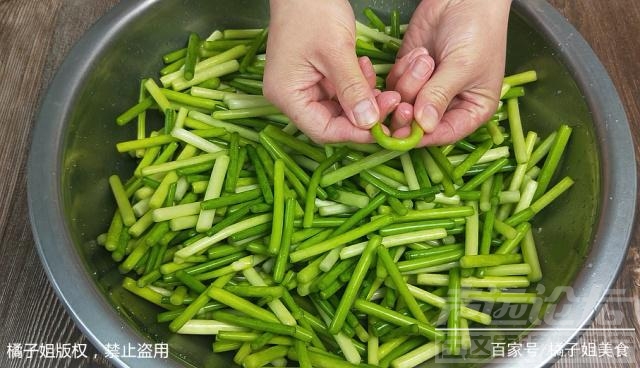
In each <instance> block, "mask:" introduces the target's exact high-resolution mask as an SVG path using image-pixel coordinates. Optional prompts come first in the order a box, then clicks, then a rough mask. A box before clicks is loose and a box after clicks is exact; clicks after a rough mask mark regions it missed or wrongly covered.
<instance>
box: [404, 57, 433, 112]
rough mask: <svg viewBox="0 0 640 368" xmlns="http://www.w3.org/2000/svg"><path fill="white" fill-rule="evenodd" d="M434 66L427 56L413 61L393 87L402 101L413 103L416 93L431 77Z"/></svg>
mask: <svg viewBox="0 0 640 368" xmlns="http://www.w3.org/2000/svg"><path fill="white" fill-rule="evenodd" d="M435 66H436V63H435V61H434V60H433V58H432V57H431V56H428V55H420V56H418V57H416V58H415V59H414V60H413V62H412V63H411V65H409V67H408V68H407V70H406V71H405V73H404V74H403V75H402V76H401V77H400V79H398V82H397V83H396V85H395V87H394V89H395V90H396V91H398V92H399V93H400V96H402V101H404V102H409V103H414V102H415V99H416V96H417V95H418V92H420V89H422V87H423V86H424V85H425V83H427V81H428V80H429V77H431V74H432V73H433V70H434V69H435Z"/></svg>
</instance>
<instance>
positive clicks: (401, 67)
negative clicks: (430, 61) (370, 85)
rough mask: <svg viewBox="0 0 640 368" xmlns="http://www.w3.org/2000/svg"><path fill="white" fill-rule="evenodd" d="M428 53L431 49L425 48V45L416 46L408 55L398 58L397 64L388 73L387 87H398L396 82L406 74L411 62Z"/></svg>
mask: <svg viewBox="0 0 640 368" xmlns="http://www.w3.org/2000/svg"><path fill="white" fill-rule="evenodd" d="M428 55H429V51H427V49H425V48H424V47H416V48H415V49H413V50H411V51H410V52H409V53H408V54H407V55H405V56H403V57H401V58H399V59H397V60H396V62H395V64H394V65H393V67H392V68H391V70H390V71H389V74H388V75H387V81H386V84H387V88H388V89H396V88H395V87H396V83H397V82H398V80H399V79H400V77H402V76H403V75H404V74H405V72H406V71H407V69H409V66H410V65H411V63H413V61H414V60H415V59H416V58H417V57H419V56H428Z"/></svg>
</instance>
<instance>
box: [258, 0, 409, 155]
mask: <svg viewBox="0 0 640 368" xmlns="http://www.w3.org/2000/svg"><path fill="white" fill-rule="evenodd" d="M270 4H271V22H270V25H269V37H268V40H267V62H266V66H265V74H264V94H265V96H266V97H267V98H268V99H269V100H270V101H271V102H272V103H273V104H275V105H276V106H277V107H278V108H280V110H281V111H282V112H284V113H285V114H287V115H288V116H289V117H290V118H291V119H292V120H293V121H294V122H295V123H296V125H297V126H298V128H299V129H300V130H301V131H302V132H304V133H305V134H306V135H307V136H308V137H309V138H311V139H312V140H314V141H316V142H318V143H329V142H343V141H353V142H361V143H364V142H371V141H372V137H371V133H369V128H371V126H373V124H375V123H376V122H378V121H379V120H380V119H382V118H383V117H384V116H386V115H388V114H389V113H390V112H391V111H393V110H394V109H395V108H396V106H397V105H398V103H399V102H400V95H399V94H398V93H397V92H394V91H388V92H380V91H376V90H375V89H374V88H375V77H376V76H375V72H374V70H373V66H372V65H371V61H370V60H369V59H368V58H366V57H365V58H360V59H358V58H357V57H356V55H355V51H354V50H355V18H354V14H353V10H352V9H351V6H350V5H349V2H348V1H346V0H323V1H287V0H272V1H271V3H270Z"/></svg>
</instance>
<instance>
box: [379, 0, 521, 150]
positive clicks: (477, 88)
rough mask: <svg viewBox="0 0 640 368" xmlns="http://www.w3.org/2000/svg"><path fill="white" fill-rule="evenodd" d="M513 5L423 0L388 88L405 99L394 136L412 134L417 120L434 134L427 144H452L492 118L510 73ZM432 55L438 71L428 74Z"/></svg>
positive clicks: (506, 0)
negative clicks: (508, 54)
mask: <svg viewBox="0 0 640 368" xmlns="http://www.w3.org/2000/svg"><path fill="white" fill-rule="evenodd" d="M510 4H511V1H510V0H496V1H491V2H488V1H486V0H451V1H440V0H423V1H422V2H421V3H420V4H419V5H418V8H417V9H416V11H415V12H414V14H413V16H412V18H411V21H410V22H409V27H408V29H407V32H406V33H405V35H404V38H403V42H402V47H401V48H400V51H399V53H398V56H399V57H400V58H399V59H398V60H397V62H396V64H395V65H394V67H393V68H392V70H391V71H390V72H389V75H388V77H387V89H392V90H396V91H398V92H399V93H400V95H401V97H402V101H403V102H402V103H401V104H400V106H399V107H398V109H397V110H396V112H395V113H394V115H393V119H392V128H393V129H394V130H396V132H395V133H394V135H396V136H403V135H406V134H408V131H409V127H408V125H409V124H410V122H411V121H412V120H413V119H415V120H416V121H417V122H418V123H419V124H420V126H421V127H422V129H423V130H424V131H425V132H426V133H428V134H425V136H424V137H423V138H422V141H421V142H420V144H421V145H440V144H447V143H452V142H455V141H457V140H459V139H461V138H464V137H465V136H467V135H468V134H470V133H472V132H473V131H474V130H476V129H477V128H478V127H479V126H480V125H481V124H482V123H484V122H486V121H487V120H488V119H489V118H490V117H491V115H492V114H493V113H494V112H495V109H496V107H497V104H498V100H499V95H500V88H501V85H502V78H503V76H504V66H505V56H506V38H507V23H508V17H509V7H510ZM427 50H428V51H427ZM429 54H430V55H431V57H433V59H435V71H434V72H433V74H432V75H429V76H427V75H428V74H427V73H424V72H423V71H424V70H426V69H428V67H429V65H428V62H429V56H428V55H429Z"/></svg>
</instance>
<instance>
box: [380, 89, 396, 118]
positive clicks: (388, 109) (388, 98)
mask: <svg viewBox="0 0 640 368" xmlns="http://www.w3.org/2000/svg"><path fill="white" fill-rule="evenodd" d="M376 102H377V103H378V106H379V107H380V121H384V120H385V119H386V117H387V115H389V114H391V113H392V112H393V111H394V110H395V109H397V107H398V105H399V104H400V94H399V93H398V92H396V91H384V92H381V93H379V94H377V95H376Z"/></svg>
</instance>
